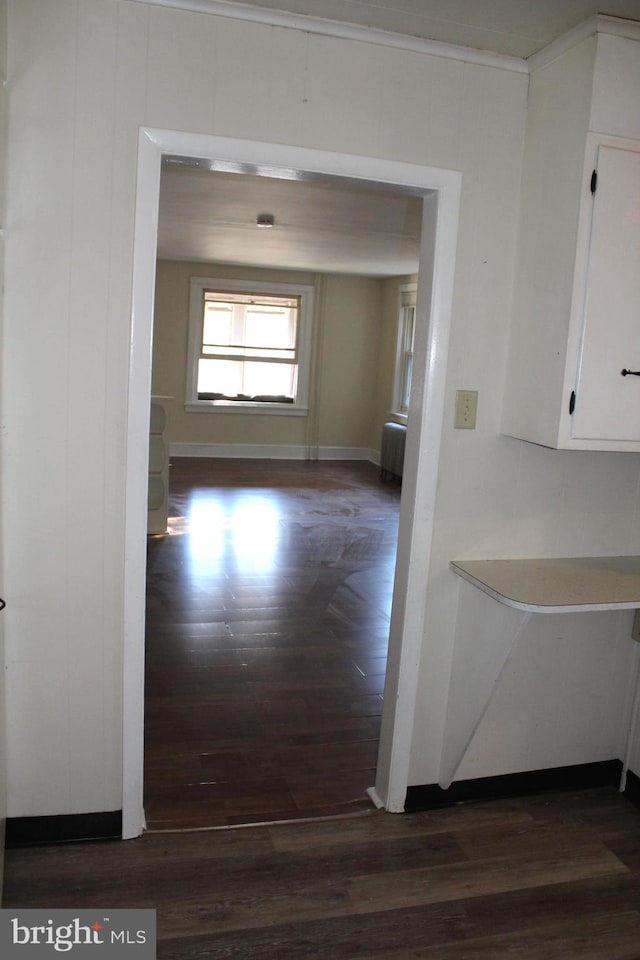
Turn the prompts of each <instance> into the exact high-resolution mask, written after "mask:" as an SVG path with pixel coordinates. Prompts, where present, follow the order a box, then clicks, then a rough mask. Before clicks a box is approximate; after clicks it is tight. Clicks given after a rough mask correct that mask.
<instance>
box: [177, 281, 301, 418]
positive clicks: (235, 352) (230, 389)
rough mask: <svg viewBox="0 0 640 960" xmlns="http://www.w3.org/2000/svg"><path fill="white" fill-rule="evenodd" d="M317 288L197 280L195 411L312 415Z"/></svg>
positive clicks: (190, 405)
mask: <svg viewBox="0 0 640 960" xmlns="http://www.w3.org/2000/svg"><path fill="white" fill-rule="evenodd" d="M312 308H313V287H309V286H298V285H296V284H288V283H258V282H254V281H238V280H224V279H213V278H203V277H193V278H192V279H191V298H190V313H191V316H190V326H189V356H188V371H187V397H186V401H187V402H186V406H187V409H188V410H198V411H202V410H205V411H211V412H216V411H218V412H220V411H224V412H225V413H228V412H240V413H242V412H244V413H247V412H250V413H278V414H298V415H300V414H305V413H306V412H307V411H308V395H309V366H310V345H311V321H312Z"/></svg>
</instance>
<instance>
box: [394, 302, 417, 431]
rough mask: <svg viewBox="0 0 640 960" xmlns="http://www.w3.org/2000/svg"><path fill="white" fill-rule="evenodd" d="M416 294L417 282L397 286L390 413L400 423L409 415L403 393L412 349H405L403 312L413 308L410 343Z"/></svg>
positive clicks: (414, 322) (404, 315)
mask: <svg viewBox="0 0 640 960" xmlns="http://www.w3.org/2000/svg"><path fill="white" fill-rule="evenodd" d="M417 296H418V284H417V283H401V284H400V285H399V286H398V300H397V305H398V306H397V310H398V333H397V342H396V365H395V373H394V378H393V408H392V414H393V416H394V417H395V419H396V420H399V421H400V422H402V423H406V422H407V418H408V415H409V399H408V398H407V404H406V406H405V404H404V402H403V401H404V395H405V394H406V393H407V391H406V390H405V383H406V377H407V361H409V362H411V361H412V360H413V349H411V348H409V349H407V325H408V324H407V313H406V312H405V311H406V310H407V308H411V309H412V310H413V330H412V338H411V339H412V344H411V347H412V346H413V342H414V341H415V335H416V302H417ZM406 301H412V302H406ZM408 392H409V393H410V392H411V387H410V385H409V391H408Z"/></svg>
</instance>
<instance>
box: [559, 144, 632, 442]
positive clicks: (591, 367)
mask: <svg viewBox="0 0 640 960" xmlns="http://www.w3.org/2000/svg"><path fill="white" fill-rule="evenodd" d="M594 170H595V171H596V175H595V176H594V177H593V181H594V189H595V192H594V198H593V212H592V216H591V231H590V243H589V252H588V261H587V270H586V287H585V298H584V307H583V308H582V311H581V312H582V315H583V322H582V329H583V336H582V349H581V353H580V362H579V367H578V371H577V376H576V388H575V403H574V404H573V407H574V412H573V416H572V417H571V421H570V426H571V436H572V438H574V439H580V440H585V441H586V440H590V441H594V442H597V441H600V440H606V441H625V442H627V441H633V442H637V441H638V440H639V439H640V142H634V143H632V144H630V146H629V147H626V146H624V145H623V144H622V143H620V144H619V145H616V146H607V145H605V144H599V145H598V155H597V161H596V166H595V167H594Z"/></svg>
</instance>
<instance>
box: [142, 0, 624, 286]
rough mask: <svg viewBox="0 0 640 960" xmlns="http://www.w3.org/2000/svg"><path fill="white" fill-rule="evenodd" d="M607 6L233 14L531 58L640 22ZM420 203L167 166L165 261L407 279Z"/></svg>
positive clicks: (379, 190)
mask: <svg viewBox="0 0 640 960" xmlns="http://www.w3.org/2000/svg"><path fill="white" fill-rule="evenodd" d="M162 2H167V0H162ZM169 2H170V0H169ZM600 2H601V4H602V5H600V4H599V3H598V0H595V2H593V0H251V3H249V2H245V0H234V3H230V4H228V6H229V7H233V6H234V5H236V6H243V7H247V8H249V7H253V8H256V7H262V8H267V9H269V10H277V11H286V12H290V13H293V14H297V15H303V16H313V17H319V18H322V19H324V20H336V21H341V22H343V23H349V24H355V25H359V26H366V27H372V28H375V29H380V30H385V31H390V32H394V33H400V34H406V35H409V36H412V37H421V38H427V39H431V40H439V41H445V42H447V43H454V44H458V45H463V46H471V47H475V48H478V49H481V50H485V51H492V52H495V53H500V54H506V55H510V56H515V57H520V58H526V57H529V56H531V55H532V54H534V53H536V52H537V51H538V50H540V49H542V48H543V47H545V46H546V45H547V44H549V43H550V42H552V41H553V40H555V39H556V38H557V37H559V36H562V34H564V33H566V32H567V31H568V30H570V29H571V28H572V27H574V26H576V25H578V24H579V23H581V22H582V21H584V20H586V19H588V18H589V17H590V16H592V15H594V14H596V13H601V14H607V15H610V16H616V17H623V18H625V19H631V20H634V19H635V20H640V0H600ZM421 206H422V204H421V200H420V198H418V197H415V196H411V195H410V194H409V193H408V192H407V191H403V190H401V189H397V190H396V189H395V188H394V189H393V190H390V189H389V188H388V187H385V188H383V187H381V186H380V187H379V186H376V185H375V184H367V185H364V184H363V183H358V182H357V181H344V180H339V179H336V178H334V179H332V178H329V177H324V178H321V179H316V180H313V181H311V180H309V179H304V178H302V179H300V180H278V179H272V178H269V177H264V176H252V175H249V174H244V173H243V174H241V173H222V172H219V171H216V172H212V171H211V170H210V168H209V164H208V163H207V162H206V161H204V160H193V159H190V158H184V157H182V158H181V157H165V158H164V161H163V168H162V179H161V189H160V217H159V229H158V256H159V257H160V258H162V259H172V260H173V259H175V260H190V261H211V262H217V263H226V264H251V265H253V266H260V267H286V268H291V269H298V270H315V271H318V272H323V273H350V274H362V275H367V276H378V277H380V276H398V275H405V274H410V273H415V272H416V271H417V268H418V257H419V246H420V224H421ZM261 213H271V214H273V216H274V219H275V224H274V226H273V227H272V228H267V229H264V228H259V227H258V226H257V225H256V218H257V216H258V215H259V214H261Z"/></svg>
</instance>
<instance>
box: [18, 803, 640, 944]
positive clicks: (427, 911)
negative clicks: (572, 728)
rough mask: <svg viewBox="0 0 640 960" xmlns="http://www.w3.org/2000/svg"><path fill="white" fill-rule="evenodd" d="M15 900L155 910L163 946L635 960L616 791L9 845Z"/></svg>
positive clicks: (633, 899) (628, 853)
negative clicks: (320, 819)
mask: <svg viewBox="0 0 640 960" xmlns="http://www.w3.org/2000/svg"><path fill="white" fill-rule="evenodd" d="M4 906H5V907H23V908H28V907H48V908H55V907H70V908H82V907H96V908H106V907H110V908H116V907H148V908H155V909H156V910H157V921H158V938H159V945H158V957H159V958H163V960H178V958H180V960H204V958H209V960H229V958H238V960H282V958H285V957H286V958H287V960H323V958H326V960H406V958H422V960H506V958H509V960H638V958H640V810H638V809H637V808H636V807H635V806H633V805H632V804H631V803H630V801H628V800H627V799H626V798H625V797H623V796H621V795H620V794H619V793H618V792H617V791H616V790H614V789H612V788H601V789H595V790H590V791H581V792H575V793H566V794H562V793H559V794H551V795H550V794H547V795H539V796H532V797H527V798H518V799H512V800H499V801H493V802H483V803H476V804H463V805H456V806H452V807H449V808H447V809H441V810H434V811H430V812H427V813H417V814H401V815H392V814H386V813H380V812H377V813H375V814H373V815H371V816H366V817H353V818H334V819H333V820H329V821H325V822H306V823H298V824H285V823H281V824H275V825H270V826H262V827H238V828H236V829H221V828H219V829H215V830H209V831H190V832H185V833H149V834H146V835H144V836H143V837H140V838H139V839H136V840H131V841H127V842H108V843H93V844H89V843H86V844H85V843H78V844H68V845H66V846H57V847H40V848H31V849H29V848H23V849H17V850H9V851H7V854H6V874H5V899H4Z"/></svg>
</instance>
